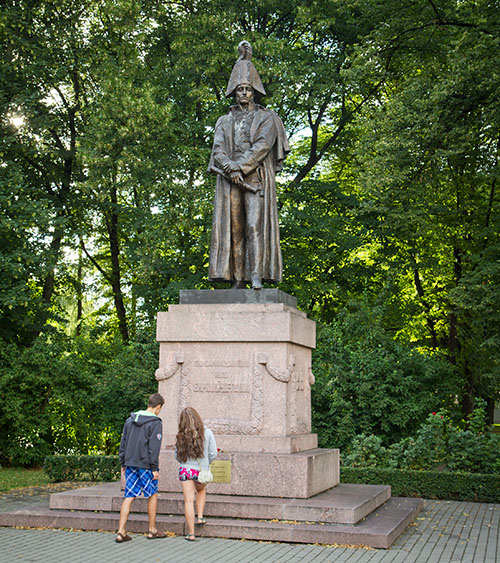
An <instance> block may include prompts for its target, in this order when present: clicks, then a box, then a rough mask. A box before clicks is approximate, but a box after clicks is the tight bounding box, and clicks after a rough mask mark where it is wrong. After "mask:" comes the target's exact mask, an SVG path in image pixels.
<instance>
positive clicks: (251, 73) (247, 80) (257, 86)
mask: <svg viewBox="0 0 500 563" xmlns="http://www.w3.org/2000/svg"><path fill="white" fill-rule="evenodd" d="M238 53H239V54H240V58H239V59H238V60H237V61H236V63H235V64H234V67H233V71H232V72H231V76H230V78H229V83H228V85H227V89H226V97H227V98H229V97H230V96H232V95H233V93H234V91H235V90H236V88H237V87H238V86H239V85H240V84H250V86H251V87H252V88H253V89H254V90H255V91H256V92H258V93H259V94H261V95H262V96H265V95H266V91H265V90H264V86H263V85H262V80H261V79H260V76H259V73H258V72H257V69H256V68H255V67H254V66H253V63H252V61H251V59H252V46H251V45H250V43H249V42H248V41H242V42H241V43H240V44H239V45H238Z"/></svg>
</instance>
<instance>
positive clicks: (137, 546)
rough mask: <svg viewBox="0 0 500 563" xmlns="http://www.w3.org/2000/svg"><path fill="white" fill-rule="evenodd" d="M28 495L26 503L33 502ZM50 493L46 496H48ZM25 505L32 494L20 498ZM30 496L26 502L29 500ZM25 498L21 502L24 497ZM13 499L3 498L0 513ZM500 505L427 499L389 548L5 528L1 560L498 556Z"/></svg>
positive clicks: (370, 562) (476, 560)
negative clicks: (121, 539) (123, 537)
mask: <svg viewBox="0 0 500 563" xmlns="http://www.w3.org/2000/svg"><path fill="white" fill-rule="evenodd" d="M28 501H29V502H28ZM46 501H47V499H46V498H45V500H44V502H46ZM15 502H16V505H17V506H20V507H23V508H25V507H26V506H29V505H32V504H33V498H29V499H27V500H23V499H16V501H15ZM26 502H28V504H26ZM23 503H24V504H23ZM11 507H12V502H10V503H7V502H5V499H4V498H1V497H0V513H1V512H5V511H7V510H11ZM499 524H500V504H480V503H467V502H454V501H434V500H428V501H426V503H425V507H424V509H423V511H422V512H421V514H420V516H419V517H418V519H417V520H416V522H415V525H413V526H411V527H410V528H408V529H407V530H406V531H405V532H404V533H403V534H402V536H400V538H399V539H398V540H396V542H395V543H394V544H393V546H392V547H391V548H390V549H388V550H366V549H359V548H358V549H353V548H346V547H325V546H318V545H311V544H300V545H296V544H286V543H269V542H254V541H239V540H227V539H221V538H199V539H197V541H196V542H194V543H191V544H189V543H188V542H186V541H185V540H184V539H183V537H182V536H178V537H171V538H166V539H164V540H159V541H157V542H151V541H149V540H147V539H146V537H145V536H144V535H142V534H133V538H134V539H133V541H131V542H127V543H126V544H122V545H118V544H116V543H115V541H114V538H115V534H114V533H106V532H82V531H63V530H48V529H17V528H9V527H0V546H1V549H0V561H2V563H3V561H5V563H10V562H11V561H13V562H14V561H23V562H33V563H93V562H94V561H102V562H106V563H115V562H116V563H124V562H129V561H134V563H141V562H142V561H144V562H145V563H154V562H156V561H159V562H160V563H167V562H168V563H172V562H174V561H182V560H198V561H203V562H204V563H236V562H237V563H240V562H241V563H277V562H278V561H281V562H282V563H294V562H296V561H297V562H298V561H300V563H326V562H328V563H498V560H499V559H498V558H497V556H500V536H499V530H498V528H499Z"/></svg>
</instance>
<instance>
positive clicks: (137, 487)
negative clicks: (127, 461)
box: [124, 467, 158, 498]
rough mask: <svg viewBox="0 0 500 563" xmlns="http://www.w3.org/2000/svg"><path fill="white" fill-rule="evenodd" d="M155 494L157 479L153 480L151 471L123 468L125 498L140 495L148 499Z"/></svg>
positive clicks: (138, 468) (140, 468)
mask: <svg viewBox="0 0 500 563" xmlns="http://www.w3.org/2000/svg"><path fill="white" fill-rule="evenodd" d="M157 492H158V479H153V472H152V471H151V469H143V468H142V467H125V494H124V497H125V498H135V497H140V496H141V493H143V494H144V496H145V497H146V498H148V497H151V496H153V495H154V494H156V493H157Z"/></svg>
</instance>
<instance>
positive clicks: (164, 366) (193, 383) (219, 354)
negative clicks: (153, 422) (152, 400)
mask: <svg viewBox="0 0 500 563" xmlns="http://www.w3.org/2000/svg"><path fill="white" fill-rule="evenodd" d="M294 304H295V303H294V298H292V297H291V296H289V295H287V294H284V293H283V292H279V291H278V290H260V291H254V290H222V291H216V290H209V291H188V292H181V298H180V304H179V305H171V306H170V307H169V309H168V312H164V313H158V323H157V340H158V341H159V342H160V367H159V369H158V370H157V372H156V378H157V380H158V382H159V393H161V394H162V395H163V396H164V397H165V399H166V404H165V407H164V408H163V410H162V413H161V417H162V419H163V429H164V437H163V444H162V452H161V454H160V466H161V472H160V475H161V476H160V483H159V486H160V490H161V491H178V489H179V483H178V480H176V479H175V473H176V467H177V463H176V462H175V460H174V459H173V452H172V449H173V446H174V444H175V435H176V433H177V425H178V420H179V413H180V411H181V410H182V409H183V408H185V407H186V406H192V407H194V408H195V409H196V410H198V412H199V413H200V415H201V417H202V418H203V420H204V422H205V424H206V425H207V426H208V427H209V428H211V429H212V431H213V432H214V434H215V436H216V440H217V446H218V447H219V448H220V449H221V450H223V452H224V454H223V455H225V456H226V459H230V460H231V461H232V479H231V483H230V484H222V483H221V484H216V483H214V484H211V486H210V489H211V492H213V493H216V494H217V493H218V494H239V495H245V494H246V495H249V494H250V495H255V496H285V497H298V498H307V497H309V496H311V495H314V494H317V493H319V492H321V491H324V490H326V489H329V488H331V487H333V486H335V485H337V484H338V482H339V471H338V463H339V460H338V450H318V449H316V448H317V436H316V435H315V434H312V433H311V395H310V386H311V384H312V383H314V376H313V374H312V372H311V350H312V349H313V348H314V347H315V339H316V333H315V323H314V322H313V321H311V320H309V319H307V317H306V315H305V314H304V313H302V312H301V311H299V310H298V309H297V308H296V307H295V306H294ZM221 457H222V456H221ZM269 481H272V483H269ZM292 482H293V483H295V484H292Z"/></svg>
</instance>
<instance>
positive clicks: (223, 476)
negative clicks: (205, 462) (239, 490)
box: [210, 460, 231, 483]
mask: <svg viewBox="0 0 500 563" xmlns="http://www.w3.org/2000/svg"><path fill="white" fill-rule="evenodd" d="M210 470H211V471H212V473H213V476H214V481H213V482H214V483H230V482H231V462H230V461H222V460H215V461H212V463H211V464H210Z"/></svg>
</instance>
